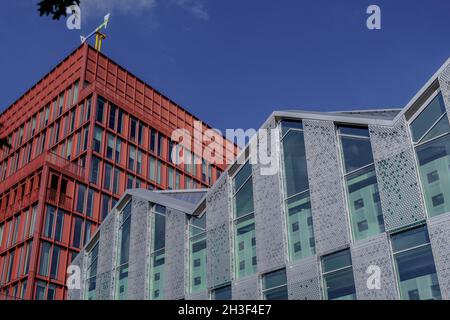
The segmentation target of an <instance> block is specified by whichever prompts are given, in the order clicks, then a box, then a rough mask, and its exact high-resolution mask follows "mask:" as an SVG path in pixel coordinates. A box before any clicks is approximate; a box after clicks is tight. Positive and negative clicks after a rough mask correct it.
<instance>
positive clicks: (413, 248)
mask: <svg viewBox="0 0 450 320" xmlns="http://www.w3.org/2000/svg"><path fill="white" fill-rule="evenodd" d="M428 245H431V242H427V243H424V244H420V245H418V246H414V247H411V248H408V249H404V250H400V251H396V252H393V254H394V255H397V254H400V253H404V252H407V251H411V250H415V249H419V248H423V247H425V246H428Z"/></svg>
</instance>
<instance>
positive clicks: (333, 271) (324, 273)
mask: <svg viewBox="0 0 450 320" xmlns="http://www.w3.org/2000/svg"><path fill="white" fill-rule="evenodd" d="M352 266H353V265H349V266H346V267H342V268H339V269H335V270H332V271H327V272H323V273H322V275H324V276H325V275H327V274H331V273H335V272H339V271H342V270H345V269H351V268H352Z"/></svg>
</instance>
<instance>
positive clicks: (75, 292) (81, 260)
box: [67, 250, 86, 300]
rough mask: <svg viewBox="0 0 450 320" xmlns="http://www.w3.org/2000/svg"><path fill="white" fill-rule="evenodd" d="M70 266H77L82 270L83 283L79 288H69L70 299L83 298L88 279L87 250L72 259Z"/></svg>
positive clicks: (68, 295)
mask: <svg viewBox="0 0 450 320" xmlns="http://www.w3.org/2000/svg"><path fill="white" fill-rule="evenodd" d="M70 266H77V267H78V268H80V272H81V283H80V288H79V289H69V290H68V291H67V299H68V300H83V292H84V290H85V283H86V281H85V279H86V254H85V251H84V250H83V251H81V252H80V253H79V254H78V255H77V256H76V258H75V259H74V260H73V261H72V263H71V264H70Z"/></svg>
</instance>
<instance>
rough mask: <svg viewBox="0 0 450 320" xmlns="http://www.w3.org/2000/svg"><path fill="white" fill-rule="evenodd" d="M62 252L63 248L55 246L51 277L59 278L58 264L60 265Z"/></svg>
mask: <svg viewBox="0 0 450 320" xmlns="http://www.w3.org/2000/svg"><path fill="white" fill-rule="evenodd" d="M60 252H61V249H60V248H59V247H58V246H53V253H52V261H51V264H50V278H51V279H58V266H59V255H60Z"/></svg>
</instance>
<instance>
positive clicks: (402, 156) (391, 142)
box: [369, 118, 425, 231]
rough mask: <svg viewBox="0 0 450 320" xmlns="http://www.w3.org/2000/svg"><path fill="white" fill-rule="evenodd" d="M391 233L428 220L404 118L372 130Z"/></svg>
mask: <svg viewBox="0 0 450 320" xmlns="http://www.w3.org/2000/svg"><path fill="white" fill-rule="evenodd" d="M369 130H370V138H371V142H372V149H373V155H374V160H375V169H376V172H377V179H378V188H379V190H380V199H381V207H382V209H383V216H384V223H385V226H386V230H387V231H392V230H396V229H399V228H402V227H405V226H408V225H411V224H414V223H417V222H419V221H422V220H424V219H425V210H424V204H423V198H422V194H421V191H420V187H419V182H418V175H417V171H416V164H415V160H414V150H413V147H412V145H411V140H410V138H409V129H408V126H407V125H406V123H405V120H404V118H402V120H401V121H399V122H398V123H396V124H395V126H394V127H384V126H369Z"/></svg>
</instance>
